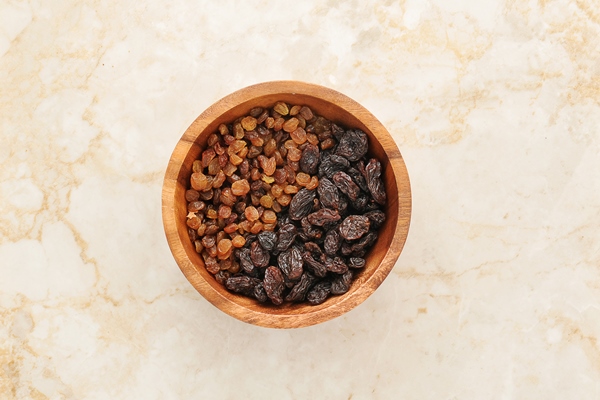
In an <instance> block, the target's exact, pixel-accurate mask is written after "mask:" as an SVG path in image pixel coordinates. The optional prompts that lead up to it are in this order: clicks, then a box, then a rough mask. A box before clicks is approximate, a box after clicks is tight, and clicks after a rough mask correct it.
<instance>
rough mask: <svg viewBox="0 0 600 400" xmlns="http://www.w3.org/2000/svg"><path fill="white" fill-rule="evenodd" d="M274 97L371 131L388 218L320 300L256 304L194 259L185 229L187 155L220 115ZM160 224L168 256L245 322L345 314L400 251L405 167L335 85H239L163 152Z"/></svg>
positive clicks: (378, 128) (314, 320) (237, 113)
mask: <svg viewBox="0 0 600 400" xmlns="http://www.w3.org/2000/svg"><path fill="white" fill-rule="evenodd" d="M276 101H285V102H286V103H288V104H300V105H307V106H309V107H310V108H311V109H312V110H313V111H314V112H315V113H316V114H319V115H322V116H324V117H325V118H328V119H330V120H332V121H334V122H336V123H338V124H339V125H341V126H344V127H346V128H358V129H362V130H363V131H364V132H366V133H367V135H368V136H369V155H370V156H372V157H376V158H377V159H379V160H380V161H381V163H382V166H383V180H384V183H385V187H386V191H387V204H386V206H385V212H386V215H387V219H386V221H385V223H384V225H383V226H382V227H381V228H380V230H379V238H378V240H377V242H376V243H375V245H374V246H373V247H372V248H371V250H370V251H369V253H368V255H367V257H366V259H367V264H366V266H365V268H363V269H362V270H360V272H359V273H358V274H357V275H356V277H355V279H354V282H353V283H352V286H351V288H350V290H349V291H348V292H347V293H346V294H344V295H341V296H331V297H330V298H328V299H327V300H326V301H325V302H324V303H323V304H320V305H318V306H311V305H309V304H304V303H302V304H289V303H284V304H283V305H281V306H278V307H276V306H273V305H265V304H260V303H258V302H257V301H255V300H253V299H250V298H247V297H244V296H240V295H237V294H235V293H231V292H229V291H227V289H226V288H225V287H223V286H222V285H220V284H219V283H218V282H217V281H216V280H215V279H214V277H213V276H212V275H211V274H210V273H209V272H208V271H206V269H205V268H204V267H199V266H198V260H199V259H200V255H199V254H198V253H196V251H195V250H194V246H193V244H192V243H191V241H190V239H189V237H188V234H187V225H186V215H187V204H186V201H185V195H184V192H185V190H186V189H187V188H188V185H189V178H190V175H191V168H192V163H193V161H194V160H196V159H197V158H198V157H199V155H200V153H201V151H202V149H203V148H204V147H205V146H206V141H207V138H208V136H209V135H210V134H211V133H213V132H215V131H217V127H218V126H219V124H221V123H225V124H227V123H230V122H231V121H233V120H235V119H236V118H238V117H241V116H243V115H247V113H248V112H249V111H250V109H251V108H253V107H257V106H260V107H271V106H273V104H275V102H276ZM162 214H163V224H164V228H165V233H166V236H167V240H168V243H169V246H170V248H171V251H172V253H173V256H174V257H175V260H176V261H177V264H178V265H179V268H181V271H182V272H183V273H184V275H185V276H186V278H187V279H188V280H189V281H190V283H191V284H192V285H193V286H194V287H195V288H196V290H198V292H200V294H201V295H202V296H204V297H205V298H206V299H207V300H208V301H210V302H211V303H212V304H213V305H215V306H216V307H218V308H219V309H220V310H222V311H224V312H225V313H227V314H229V315H231V316H233V317H235V318H237V319H239V320H241V321H244V322H247V323H251V324H255V325H260V326H264V327H271V328H298V327H304V326H309V325H314V324H318V323H321V322H324V321H327V320H330V319H332V318H335V317H338V316H340V315H341V314H344V313H346V312H348V311H350V310H351V309H353V308H354V307H356V306H357V305H359V304H360V303H362V302H363V301H364V300H365V299H366V298H367V297H369V296H370V295H371V294H372V293H373V292H374V291H375V290H376V289H377V287H379V285H380V284H381V283H382V282H383V280H384V279H385V278H386V277H387V275H388V274H389V272H390V271H391V270H392V268H393V267H394V264H395V262H396V260H397V259H398V257H399V255H400V252H401V251H402V247H403V246H404V242H405V241H406V236H407V234H408V226H409V223H410V215H411V193H410V183H409V179H408V173H407V171H406V166H405V165H404V161H403V159H402V156H401V154H400V151H399V150H398V147H397V146H396V143H395V142H394V140H393V139H392V137H391V136H390V134H389V133H388V131H387V130H386V129H385V128H384V127H383V125H382V124H381V123H380V122H379V121H378V120H377V119H376V118H375V117H374V116H373V115H372V114H371V113H370V112H369V111H367V110H366V109H365V108H364V107H362V106H361V105H360V104H358V103H357V102H355V101H354V100H352V99H350V98H348V97H347V96H345V95H343V94H341V93H338V92H336V91H334V90H331V89H328V88H325V87H322V86H317V85H313V84H307V83H302V82H295V81H276V82H266V83H261V84H258V85H253V86H249V87H247V88H244V89H241V90H239V91H237V92H235V93H232V94H230V95H229V96H227V97H225V98H223V99H221V100H219V101H217V102H216V103H215V104H213V105H212V106H211V107H209V108H208V109H207V110H206V111H204V112H203V113H202V114H201V115H200V116H199V117H198V118H197V119H196V120H195V121H194V122H193V123H192V125H191V126H190V127H189V128H188V129H187V130H186V131H185V133H184V134H183V136H182V138H181V140H179V142H178V143H177V146H176V147H175V150H174V151H173V154H172V156H171V159H170V160H169V165H168V167H167V171H166V174H165V180H164V184H163V190H162Z"/></svg>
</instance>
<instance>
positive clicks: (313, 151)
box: [300, 144, 320, 175]
mask: <svg viewBox="0 0 600 400" xmlns="http://www.w3.org/2000/svg"><path fill="white" fill-rule="evenodd" d="M319 160H320V154H319V148H318V147H317V146H315V145H312V144H308V145H307V146H306V147H305V148H304V151H303V152H302V157H301V158H300V170H301V171H302V172H305V173H307V174H309V175H315V174H316V173H317V172H318V171H319Z"/></svg>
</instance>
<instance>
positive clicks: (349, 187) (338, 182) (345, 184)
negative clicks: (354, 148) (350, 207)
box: [333, 171, 360, 201]
mask: <svg viewBox="0 0 600 400" xmlns="http://www.w3.org/2000/svg"><path fill="white" fill-rule="evenodd" d="M333 183H334V184H335V186H337V188H338V189H339V190H340V192H342V193H344V194H345V195H346V196H348V198H349V199H350V201H356V199H357V197H358V194H359V193H360V188H359V187H358V185H357V184H356V183H354V181H353V180H352V178H351V177H350V175H348V174H347V173H345V172H343V171H338V172H336V173H335V174H333Z"/></svg>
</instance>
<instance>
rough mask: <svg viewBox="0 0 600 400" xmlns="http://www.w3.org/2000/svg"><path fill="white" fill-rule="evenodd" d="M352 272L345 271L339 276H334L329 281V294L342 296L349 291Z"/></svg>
mask: <svg viewBox="0 0 600 400" xmlns="http://www.w3.org/2000/svg"><path fill="white" fill-rule="evenodd" d="M352 275H353V274H352V271H350V270H349V271H346V272H345V273H344V274H342V275H340V276H336V277H335V278H333V279H332V281H331V294H337V295H340V294H344V293H346V292H347V291H348V290H349V289H350V284H351V283H352Z"/></svg>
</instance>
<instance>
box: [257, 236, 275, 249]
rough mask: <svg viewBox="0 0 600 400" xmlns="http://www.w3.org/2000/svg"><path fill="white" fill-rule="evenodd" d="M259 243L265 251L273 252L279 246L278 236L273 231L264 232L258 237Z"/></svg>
mask: <svg viewBox="0 0 600 400" xmlns="http://www.w3.org/2000/svg"><path fill="white" fill-rule="evenodd" d="M257 238H258V243H260V245H261V246H262V248H263V249H265V250H267V251H271V250H273V249H274V248H275V246H276V245H277V234H276V233H275V232H272V231H264V232H261V233H259V234H258V235H257Z"/></svg>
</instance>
